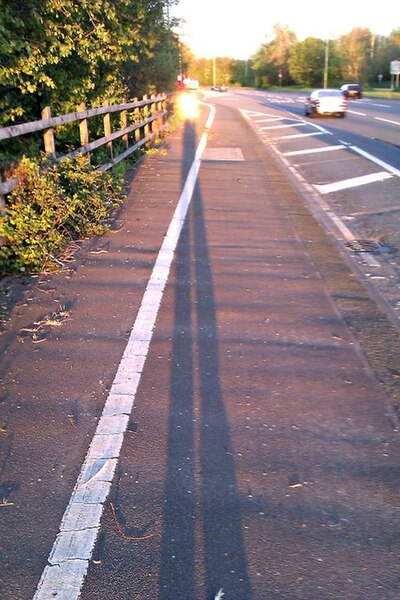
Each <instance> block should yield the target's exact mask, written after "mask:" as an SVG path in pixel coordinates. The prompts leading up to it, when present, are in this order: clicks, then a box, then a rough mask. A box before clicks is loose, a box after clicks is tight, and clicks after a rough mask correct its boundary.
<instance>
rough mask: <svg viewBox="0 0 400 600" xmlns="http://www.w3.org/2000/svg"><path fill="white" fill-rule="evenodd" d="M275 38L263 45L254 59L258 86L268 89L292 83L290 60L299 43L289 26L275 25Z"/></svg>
mask: <svg viewBox="0 0 400 600" xmlns="http://www.w3.org/2000/svg"><path fill="white" fill-rule="evenodd" d="M274 34H275V38H274V39H273V40H272V41H271V42H269V43H267V44H263V45H262V46H261V47H260V49H259V50H258V51H257V52H256V54H255V56H254V57H253V59H252V61H253V66H252V68H253V70H254V73H255V81H256V85H260V86H262V87H267V86H269V85H277V84H279V83H282V84H288V83H291V79H290V74H289V71H288V58H289V55H290V51H291V48H292V47H293V45H294V44H295V43H296V42H297V38H296V34H295V33H294V32H293V31H291V30H290V29H289V28H288V27H287V26H285V27H284V26H282V25H279V24H276V25H274Z"/></svg>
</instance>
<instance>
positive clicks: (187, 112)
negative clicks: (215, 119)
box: [178, 93, 199, 121]
mask: <svg viewBox="0 0 400 600" xmlns="http://www.w3.org/2000/svg"><path fill="white" fill-rule="evenodd" d="M178 113H179V117H180V118H181V119H184V120H187V119H189V120H191V121H194V120H195V119H198V118H199V103H198V101H197V99H196V97H195V96H194V95H193V94H190V93H182V94H181V95H180V96H179V99H178Z"/></svg>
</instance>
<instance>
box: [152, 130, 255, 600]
mask: <svg viewBox="0 0 400 600" xmlns="http://www.w3.org/2000/svg"><path fill="white" fill-rule="evenodd" d="M196 138H197V136H196V130H195V127H194V125H193V124H192V123H190V122H187V123H186V126H185V135H184V153H185V154H184V156H185V160H184V165H185V167H184V171H186V169H187V167H188V165H191V164H192V162H193V159H194V154H195V150H196V145H197V139H196ZM185 177H186V173H185V172H184V173H183V180H184V179H185ZM174 323H175V328H174V338H173V351H172V373H171V389H170V413H169V433H168V436H169V438H168V465H167V478H166V487H165V508H164V513H163V536H162V544H161V567H160V582H159V598H160V599H161V600H172V598H177V599H178V598H179V599H183V598H184V599H185V600H195V599H196V598H198V597H199V593H201V592H200V590H198V591H197V590H196V582H197V583H198V585H199V586H201V588H202V589H203V588H205V591H206V596H205V598H206V599H207V600H213V599H214V597H215V596H216V594H217V592H218V590H219V589H220V588H223V591H224V593H225V594H226V597H227V598H234V599H235V600H252V598H253V593H252V589H251V584H250V580H249V575H248V571H247V559H246V553H245V548H244V540H243V536H242V523H241V514H240V507H239V492H238V489H237V483H236V472H235V463H234V458H233V450H232V442H231V435H230V428H229V423H228V418H227V414H226V409H225V406H224V398H223V393H222V390H221V387H220V378H219V367H218V336H217V323H216V310H215V300H214V290H213V278H212V270H211V265H210V258H209V253H208V243H207V235H206V226H205V221H204V212H203V206H202V196H201V190H200V186H199V184H197V186H196V189H195V192H194V196H193V199H192V204H191V208H190V209H189V214H188V218H187V221H186V223H185V226H184V228H183V230H182V234H181V238H180V242H179V244H178V248H177V253H176V283H175V321H174ZM197 388H198V392H197ZM203 579H204V583H203V582H202V580H203Z"/></svg>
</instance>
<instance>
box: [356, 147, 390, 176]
mask: <svg viewBox="0 0 400 600" xmlns="http://www.w3.org/2000/svg"><path fill="white" fill-rule="evenodd" d="M349 148H351V150H354V152H357V154H361V156H363V157H364V158H366V159H368V160H370V161H371V162H373V163H375V164H376V165H379V166H380V167H383V168H384V169H386V171H389V173H392V175H396V176H397V177H400V170H399V169H396V167H392V165H389V163H387V162H385V161H383V160H380V158H377V157H376V156H373V155H372V154H369V152H365V150H361V148H358V147H357V146H349Z"/></svg>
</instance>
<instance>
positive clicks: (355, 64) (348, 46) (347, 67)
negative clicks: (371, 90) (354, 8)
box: [337, 27, 375, 83]
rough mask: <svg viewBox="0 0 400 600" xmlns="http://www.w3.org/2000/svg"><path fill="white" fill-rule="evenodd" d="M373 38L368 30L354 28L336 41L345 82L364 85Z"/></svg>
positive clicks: (372, 47)
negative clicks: (355, 82)
mask: <svg viewBox="0 0 400 600" xmlns="http://www.w3.org/2000/svg"><path fill="white" fill-rule="evenodd" d="M374 40H375V36H374V35H373V34H372V32H371V30H370V29H363V28H360V27H356V28H354V29H352V31H350V33H348V34H347V35H343V36H341V37H340V38H339V40H338V41H337V45H338V51H339V53H340V55H341V57H342V61H343V77H344V79H345V80H347V81H358V82H359V83H364V82H365V81H366V80H367V74H368V64H369V62H370V60H371V54H372V53H373V49H374Z"/></svg>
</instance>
